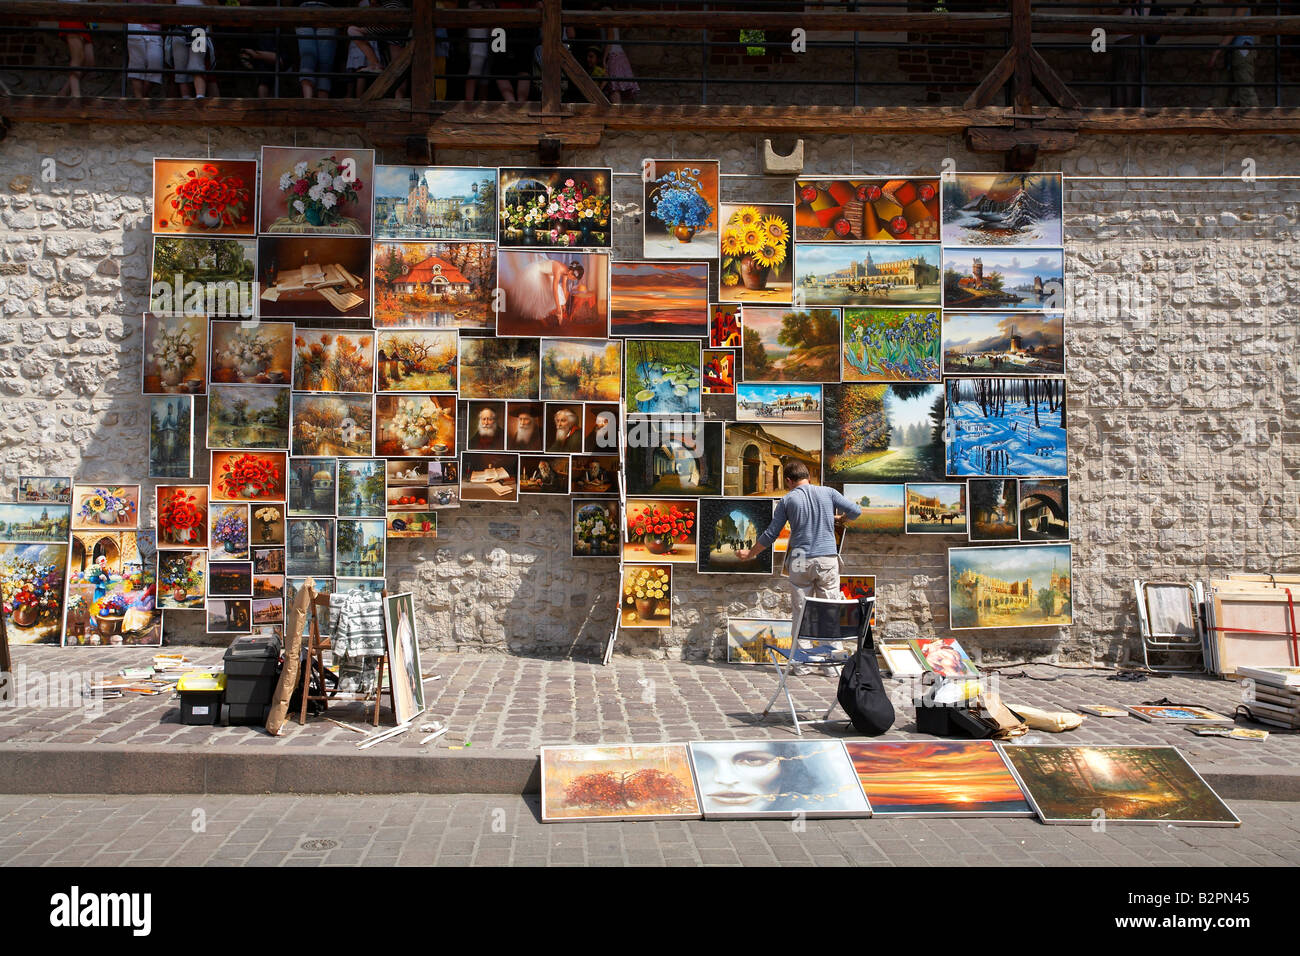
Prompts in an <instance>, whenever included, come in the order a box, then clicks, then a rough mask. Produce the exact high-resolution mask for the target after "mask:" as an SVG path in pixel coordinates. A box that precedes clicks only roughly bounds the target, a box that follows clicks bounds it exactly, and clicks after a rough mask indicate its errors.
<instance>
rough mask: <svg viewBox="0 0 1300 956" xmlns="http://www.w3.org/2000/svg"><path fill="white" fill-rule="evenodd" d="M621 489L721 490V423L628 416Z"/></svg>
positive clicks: (663, 492)
mask: <svg viewBox="0 0 1300 956" xmlns="http://www.w3.org/2000/svg"><path fill="white" fill-rule="evenodd" d="M628 436H629V437H628V441H627V447H626V453H625V468H626V477H627V493H628V494H629V495H632V496H646V497H688V498H698V497H700V496H702V495H703V496H708V495H721V494H722V449H723V426H722V423H721V422H705V421H701V420H699V419H695V420H693V421H691V420H687V421H681V420H666V421H660V420H658V419H653V418H640V419H628Z"/></svg>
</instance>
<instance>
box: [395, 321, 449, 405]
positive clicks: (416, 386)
mask: <svg viewBox="0 0 1300 956" xmlns="http://www.w3.org/2000/svg"><path fill="white" fill-rule="evenodd" d="M375 349H376V359H375V368H376V379H375V391H377V392H454V391H456V383H457V380H458V376H457V374H456V369H457V363H458V362H459V361H460V336H459V333H458V332H456V331H455V330H454V329H452V330H441V331H440V330H425V329H419V330H412V331H406V330H398V329H381V330H380V331H379V332H377V333H375Z"/></svg>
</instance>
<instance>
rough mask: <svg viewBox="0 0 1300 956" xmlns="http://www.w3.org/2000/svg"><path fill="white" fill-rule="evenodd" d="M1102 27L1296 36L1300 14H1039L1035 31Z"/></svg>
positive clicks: (1084, 32)
mask: <svg viewBox="0 0 1300 956" xmlns="http://www.w3.org/2000/svg"><path fill="white" fill-rule="evenodd" d="M1098 27H1100V28H1101V29H1103V30H1105V31H1106V32H1107V33H1108V34H1110V33H1118V34H1124V33H1128V34H1140V35H1142V36H1199V37H1222V36H1235V35H1237V34H1240V33H1241V32H1242V30H1243V28H1245V27H1249V28H1250V33H1251V35H1252V36H1296V35H1297V34H1300V16H1285V17H1254V16H1252V17H1250V18H1249V19H1247V20H1242V19H1241V18H1240V17H1178V16H1173V17H1124V16H1113V15H1101V14H1098V15H1097V16H1093V15H1092V14H1090V13H1089V14H1076V13H1036V14H1034V32H1035V33H1073V34H1078V35H1080V36H1091V34H1092V31H1093V30H1095V29H1097V28H1098Z"/></svg>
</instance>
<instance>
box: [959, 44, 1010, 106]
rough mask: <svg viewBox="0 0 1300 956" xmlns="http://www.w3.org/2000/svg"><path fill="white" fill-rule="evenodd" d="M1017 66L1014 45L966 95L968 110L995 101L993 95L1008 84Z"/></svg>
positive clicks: (965, 104)
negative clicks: (969, 93) (968, 94)
mask: <svg viewBox="0 0 1300 956" xmlns="http://www.w3.org/2000/svg"><path fill="white" fill-rule="evenodd" d="M1015 68H1016V51H1015V48H1014V47H1013V48H1012V49H1010V50H1007V52H1006V53H1003V54H1002V59H1000V60H998V62H997V64H996V65H995V66H994V67H993V69H992V70H990V71H989V75H988V76H986V77H984V79H982V80H980V85H979V86H977V87H975V89H974V91H973V92H972V93H971V95H970V96H968V97H966V102H965V103H964V104H963V105H964V107H965V108H966V109H968V110H974V109H979V108H980V107H982V106H988V105H989V104H990V103H992V102H993V97H994V96H996V95H997V92H998V90H1000V89H1002V87H1004V86H1006V85H1007V80H1009V79H1011V74H1012V73H1013V72H1014V71H1015Z"/></svg>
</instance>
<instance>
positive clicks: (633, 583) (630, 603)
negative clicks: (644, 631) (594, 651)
mask: <svg viewBox="0 0 1300 956" xmlns="http://www.w3.org/2000/svg"><path fill="white" fill-rule="evenodd" d="M672 576H673V567H672V565H671V564H624V565H623V599H622V603H621V604H620V612H619V621H618V623H619V627H630V628H636V627H671V626H672V623H673V616H672V605H673V577H672Z"/></svg>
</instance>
